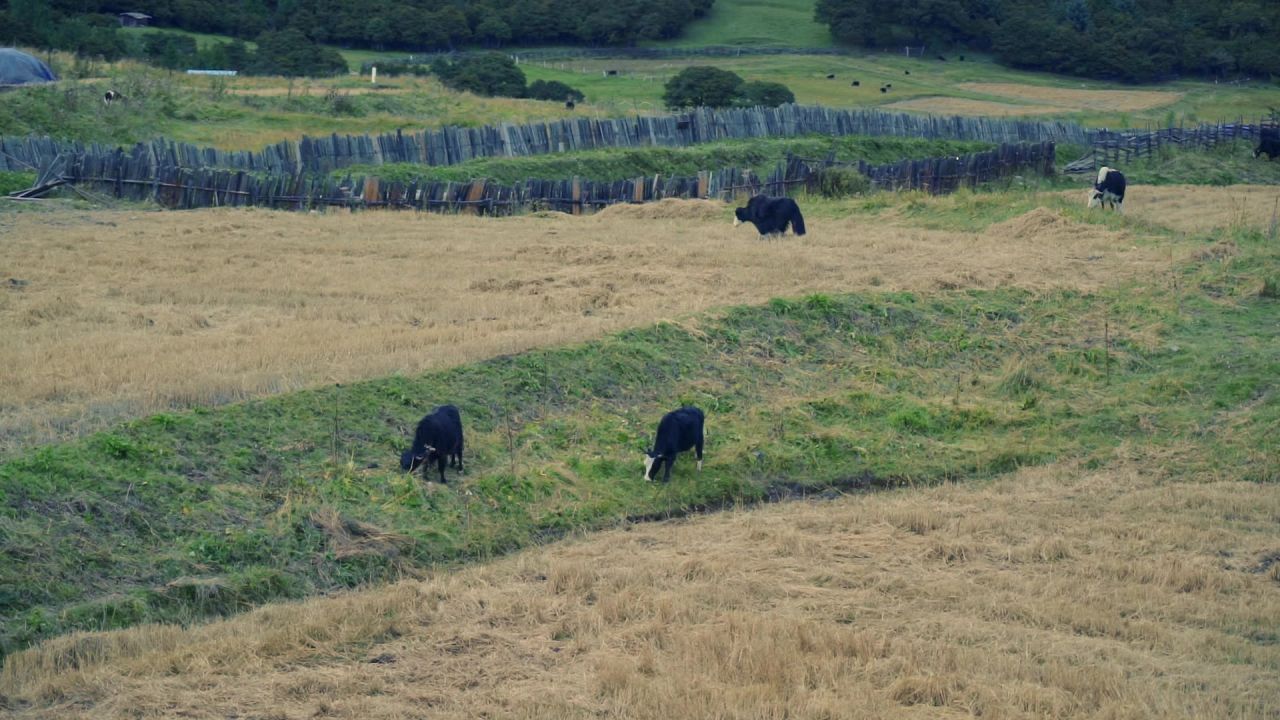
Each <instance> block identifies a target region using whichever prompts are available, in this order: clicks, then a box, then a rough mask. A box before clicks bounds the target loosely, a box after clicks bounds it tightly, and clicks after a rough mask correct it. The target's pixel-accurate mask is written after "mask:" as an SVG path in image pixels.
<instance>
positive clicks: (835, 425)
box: [0, 212, 1280, 652]
mask: <svg viewBox="0 0 1280 720" xmlns="http://www.w3.org/2000/svg"><path fill="white" fill-rule="evenodd" d="M923 220H925V219H923V218H922V221H923ZM936 221H937V222H939V223H946V222H949V220H948V219H947V217H946V216H945V212H943V214H942V215H940V216H939V217H938V218H937V219H936ZM1278 274H1280V253H1278V252H1277V250H1276V246H1275V242H1274V239H1273V238H1269V237H1267V236H1266V235H1264V234H1263V233H1262V232H1261V231H1257V230H1249V229H1244V228H1234V229H1231V230H1226V231H1221V232H1218V233H1215V234H1214V235H1213V236H1212V237H1210V238H1208V239H1206V242H1205V247H1204V251H1203V252H1202V253H1200V254H1199V255H1197V256H1196V258H1195V259H1194V260H1193V261H1191V262H1189V263H1187V264H1186V265H1184V266H1182V267H1177V268H1171V271H1170V275H1169V277H1168V278H1167V282H1165V281H1163V280H1160V279H1156V280H1155V281H1154V282H1148V283H1145V284H1143V285H1134V284H1125V285H1123V286H1120V287H1116V288H1114V289H1111V290H1106V291H1102V292H1098V293H1091V294H1090V293H1080V292H1074V291H1051V292H1043V293H1031V292H1026V291H1015V290H1006V291H1001V290H997V291H959V292H938V293H930V294H917V293H905V292H903V293H881V294H877V293H862V294H857V295H850V296H830V295H811V296H808V297H804V298H799V299H793V300H783V299H778V300H775V301H773V302H771V303H769V304H767V305H765V306H762V307H741V308H735V309H731V310H727V311H724V312H722V313H717V314H713V315H706V316H700V317H697V318H694V319H688V320H684V321H680V322H664V323H661V324H658V325H656V326H653V327H649V328H646V329H641V330H634V331H628V332H622V333H618V334H615V335H612V336H610V337H608V338H606V339H604V340H601V341H599V342H594V343H589V344H585V345H577V346H571V347H564V348H560V349H553V350H547V351H537V352H530V353H524V354H521V355H517V356H510V357H503V358H498V359H495V360H492V361H488V362H483V363H479V364H475V365H469V366H465V367H461V368H458V369H455V370H451V371H447V372H443V373H435V374H429V375H425V376H420V377H392V378H386V379H382V380H376V381H371V382H362V383H357V384H352V385H344V386H341V387H329V388H326V389H321V390H316V391H308V392H301V393H295V394H290V395H285V396H280V397H276V398H272V399H267V400H262V401H256V402H247V403H243V404H238V405H232V406H227V407H223V408H220V409H216V410H196V411H191V412H184V413H167V414H161V415H156V416H153V417H150V418H147V419H144V420H140V421H137V422H133V423H129V424H126V425H122V426H120V427H118V428H116V429H114V430H112V431H110V432H105V433H100V434H97V435H94V436H91V437H89V438H86V439H85V440H83V441H80V442H74V443H68V444H61V445H54V446H48V447H44V448H41V449H38V450H33V451H30V452H27V453H25V454H22V455H20V456H18V457H16V458H15V459H12V460H10V461H7V462H6V463H5V464H3V465H0V508H2V510H0V512H2V514H0V529H2V530H3V532H2V533H0V544H2V547H3V552H2V553H0V618H2V619H3V627H4V628H5V636H4V638H3V643H4V649H5V651H6V652H11V651H13V650H14V649H17V648H20V647H23V646H25V645H27V644H29V643H30V642H32V641H33V640H36V639H39V638H42V637H47V636H50V635H54V634H59V633H62V632H66V631H68V630H71V629H75V628H104V627H105V628H109V627H121V626H128V625H133V624H137V623H140V622H146V621H153V620H170V621H184V620H192V619H196V618H199V617H204V616H208V615H218V614H228V613H234V612H238V611H241V610H244V609H247V608H250V607H253V606H255V605H257V604H260V603H263V602H265V601H268V600H272V599H276V598H286V597H300V596H304V595H308V594H313V593H317V592H323V591H326V590H331V589H335V588H341V587H350V586H355V585H360V584H363V583H369V582H379V581H383V580H386V579H391V578H395V577H401V576H406V575H408V576H413V575H416V574H419V573H421V572H423V571H424V570H427V569H429V568H431V567H434V566H436V565H438V564H440V563H454V562H458V561H463V560H467V559H470V558H484V557H489V556H492V555H495V554H499V553H503V552H506V551H509V550H511V549H513V548H517V547H521V546H524V545H528V544H530V543H537V542H539V541H541V540H544V539H546V538H550V537H556V536H559V535H561V534H563V533H566V532H572V531H576V530H584V529H590V528H598V527H602V526H609V525H613V524H616V523H618V522H620V521H622V520H623V519H624V518H643V517H654V516H664V515H667V514H670V513H679V512H683V511H686V510H690V509H696V508H701V507H714V506H717V505H723V504H731V503H738V502H750V501H755V500H759V499H762V498H766V497H769V496H776V495H778V494H780V493H788V492H795V491H803V492H821V491H822V490H823V489H825V488H840V489H861V488H866V487H875V486H896V485H904V484H931V483H937V482H943V481H959V480H967V479H972V478H985V477H991V476H993V475H996V474H998V473H1002V472H1005V471H1008V470H1010V469H1013V468H1016V467H1018V466H1022V465H1031V464H1039V463H1044V462H1049V461H1054V460H1062V459H1077V460H1080V461H1083V462H1084V463H1085V464H1086V465H1095V466H1096V465H1101V464H1104V463H1106V462H1108V461H1109V460H1111V459H1112V458H1113V457H1115V456H1116V454H1117V453H1120V454H1124V453H1126V452H1127V451H1126V448H1128V447H1130V446H1132V445H1134V444H1142V445H1144V446H1146V447H1147V448H1148V450H1149V451H1150V452H1154V453H1164V454H1168V455H1171V456H1178V457H1180V458H1184V459H1183V460H1182V462H1181V464H1182V465H1183V467H1184V469H1185V471H1186V473H1188V474H1189V475H1190V476H1191V477H1195V476H1197V475H1204V476H1213V475H1214V474H1215V473H1218V472H1221V470H1222V468H1224V467H1230V468H1231V472H1232V473H1233V474H1235V475H1236V476H1238V477H1243V478H1246V479H1251V480H1253V481H1258V482H1276V481H1277V480H1280V477H1277V475H1276V468H1277V467H1280V456H1277V451H1276V446H1275V444H1274V443H1273V442H1270V441H1269V436H1268V432H1270V431H1271V430H1273V429H1274V427H1275V426H1276V423H1278V422H1280V397H1278V396H1277V394H1276V387H1275V382H1276V378H1277V377H1280V362H1278V361H1277V358H1280V304H1277V303H1278V301H1277V299H1276V298H1275V297H1274V296H1275V294H1276V291H1275V286H1276V284H1277V275H1278ZM1264 288H1269V290H1264ZM1224 368H1225V369H1226V371H1224ZM445 401H450V402H454V403H456V404H457V405H458V406H459V407H460V408H461V409H462V414H463V417H464V422H465V424H466V427H467V432H468V436H467V441H468V448H467V464H468V471H469V472H468V474H467V475H466V476H465V478H464V479H462V480H461V481H458V480H456V479H454V480H453V481H452V482H451V484H450V485H448V486H439V485H435V484H431V485H423V484H422V482H421V480H420V479H419V478H417V477H409V476H406V475H404V474H401V473H399V472H398V470H397V469H396V467H395V463H396V459H397V457H398V450H399V449H401V447H402V446H403V445H404V444H405V442H406V438H407V436H408V434H409V432H410V430H411V428H412V426H413V424H414V422H415V421H416V420H417V418H418V417H419V416H420V415H421V414H422V412H423V411H424V410H426V409H427V408H429V407H430V406H431V405H433V404H435V403H439V402H445ZM682 402H683V403H694V404H697V405H699V406H701V407H702V408H703V409H705V410H706V411H707V413H708V417H709V419H708V429H709V435H710V440H709V445H708V450H707V464H706V469H705V470H704V471H703V472H702V473H701V474H698V473H696V472H694V471H693V470H692V463H690V462H688V461H687V460H684V461H682V462H681V463H679V464H678V465H677V469H676V473H675V475H674V476H673V480H672V482H671V484H670V485H653V484H649V483H646V482H643V481H642V480H641V478H640V467H641V464H640V461H639V459H640V458H639V454H640V452H641V450H642V448H643V447H644V445H645V443H646V442H648V440H649V435H650V433H651V431H652V426H653V423H654V421H655V420H656V418H657V417H658V415H660V414H661V412H662V411H664V410H666V409H669V408H670V407H673V406H675V405H678V404H679V403H682ZM1225 425H1229V426H1230V427H1231V432H1230V433H1222V434H1220V435H1215V436H1214V438H1213V441H1212V443H1209V444H1208V445H1206V444H1205V441H1204V433H1203V431H1204V429H1205V428H1206V427H1219V426H1225Z"/></svg>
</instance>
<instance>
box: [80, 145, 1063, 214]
mask: <svg viewBox="0 0 1280 720" xmlns="http://www.w3.org/2000/svg"><path fill="white" fill-rule="evenodd" d="M1054 152H1055V151H1054V144H1053V143H1051V142H1045V143H1034V144H1018V145H1003V146H1001V147H999V148H996V149H994V150H990V151H987V152H982V153H973V154H970V155H964V156H949V157H940V158H927V159H920V160H904V161H902V162H899V163H892V164H888V165H868V164H866V163H859V164H857V165H849V164H842V163H835V162H833V161H832V160H806V159H803V158H795V157H791V158H788V159H786V160H785V161H783V162H780V163H779V164H778V166H777V167H776V168H775V169H774V170H773V171H772V172H770V173H768V174H767V175H766V176H764V177H760V176H759V175H757V174H756V173H754V172H752V171H751V170H744V169H740V168H724V169H720V170H716V171H703V172H700V173H698V174H697V175H695V176H684V177H681V176H674V177H664V176H661V175H655V176H645V177H637V178H632V179H627V180H617V181H612V182H593V181H590V180H583V179H581V178H571V179H567V180H526V181H524V182H522V183H515V184H510V185H504V184H500V183H492V182H488V181H486V180H474V181H471V182H448V181H412V182H407V183H406V182H384V181H382V180H381V179H380V178H378V177H376V176H362V177H351V176H349V177H347V178H345V179H343V180H341V181H335V180H333V179H331V178H329V177H327V176H317V175H311V176H308V175H262V174H256V173H250V172H246V171H243V170H223V169H219V168H190V167H180V166H177V165H165V166H159V167H156V166H153V165H150V164H149V163H147V162H140V161H139V158H137V157H135V156H131V155H127V154H125V153H120V154H118V155H116V156H114V157H112V158H103V157H99V156H89V155H84V156H79V157H70V158H69V159H66V160H65V162H66V166H65V167H64V168H62V169H61V170H60V174H61V177H62V178H64V179H65V180H66V181H67V182H70V183H72V184H73V185H74V186H76V187H80V188H84V189H89V190H95V191H97V192H102V193H106V194H109V195H111V196H113V197H116V198H122V199H128V200H135V201H145V200H153V201H155V202H157V203H159V204H160V205H162V206H164V207H167V208H172V209H191V208H204V207H221V206H232V207H248V206H257V207H269V208H277V209H287V210H310V209H313V208H320V207H326V206H340V207H347V208H352V209H368V208H413V209H417V210H428V211H445V212H468V213H481V214H486V215H506V214H512V213H515V212H518V211H520V210H522V209H527V208H532V209H549V210H560V211H563V212H569V213H574V214H578V213H581V212H583V211H584V210H589V209H592V208H600V207H604V206H608V205H614V204H619V203H644V202H652V201H655V200H661V199H663V198H719V199H723V200H731V199H733V198H734V197H736V196H738V195H754V194H760V193H763V194H768V195H785V194H787V193H788V192H790V191H794V190H796V189H798V188H799V187H805V188H809V189H814V188H815V187H816V186H817V184H818V183H819V182H820V179H821V176H822V173H823V172H824V171H826V170H828V169H829V168H831V167H834V166H841V165H843V166H846V167H854V168H857V170H858V171H859V172H862V173H863V174H865V175H866V176H867V177H869V178H870V179H871V182H872V184H873V185H874V186H876V187H878V188H882V189H886V190H902V189H916V190H924V191H926V192H930V193H944V192H951V191H953V190H955V189H957V188H959V187H961V186H973V185H976V184H978V183H980V182H985V181H988V180H991V179H994V178H997V177H1001V176H1006V175H1010V174H1014V173H1019V172H1040V173H1046V174H1051V173H1052V172H1053V167H1054Z"/></svg>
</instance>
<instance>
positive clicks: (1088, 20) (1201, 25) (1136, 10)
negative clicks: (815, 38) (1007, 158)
mask: <svg viewBox="0 0 1280 720" xmlns="http://www.w3.org/2000/svg"><path fill="white" fill-rule="evenodd" d="M816 17H817V19H818V21H819V22H824V23H827V24H828V25H829V26H830V28H831V33H832V35H833V36H834V37H835V38H836V39H837V40H838V41H840V42H846V43H851V44H855V45H862V46H871V47H901V46H906V45H915V46H920V45H924V46H926V47H927V48H928V50H927V53H928V54H929V55H933V54H936V52H937V50H941V49H955V48H972V49H977V50H985V51H990V52H991V53H993V54H994V55H995V57H996V58H997V59H998V60H999V61H1000V62H1003V63H1006V64H1008V65H1011V66H1014V67H1018V68H1025V69H1033V70H1046V71H1049V72H1056V73H1065V74H1071V75H1083V76H1089V77H1096V78H1103V79H1109V80H1123V81H1129V82H1144V81H1151V80H1163V79H1169V78H1171V77H1175V76H1179V75H1201V76H1216V77H1235V76H1253V77H1255V78H1256V77H1258V76H1261V77H1262V78H1263V79H1265V78H1267V77H1268V76H1280V3H1277V2H1275V1H1274V0H1234V1H1233V2H1230V3H1216V2H1203V1H1202V0H818V3H817V10H816Z"/></svg>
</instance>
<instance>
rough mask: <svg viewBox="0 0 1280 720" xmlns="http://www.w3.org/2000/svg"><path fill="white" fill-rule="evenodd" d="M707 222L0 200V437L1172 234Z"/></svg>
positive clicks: (989, 278)
mask: <svg viewBox="0 0 1280 720" xmlns="http://www.w3.org/2000/svg"><path fill="white" fill-rule="evenodd" d="M1130 196H1131V202H1130V203H1126V206H1127V207H1128V212H1129V213H1130V214H1131V215H1132V216H1134V217H1137V218H1147V219H1149V220H1151V221H1153V222H1157V223H1165V224H1169V225H1171V226H1175V227H1185V229H1187V230H1188V231H1195V230H1197V229H1199V228H1201V227H1202V226H1203V225H1204V224H1205V223H1217V224H1226V223H1229V222H1237V221H1244V220H1248V221H1250V222H1259V223H1260V222H1262V221H1263V220H1265V219H1266V218H1268V217H1270V213H1271V212H1272V203H1273V202H1274V200H1275V198H1274V191H1272V190H1268V189H1266V188H1249V187H1236V188H1217V189H1210V188H1202V187H1197V188H1189V187H1188V188H1180V187H1161V188H1141V189H1138V188H1135V189H1134V191H1132V192H1131V193H1130ZM1072 197H1074V195H1073V196H1072ZM923 202H926V203H931V202H937V203H945V202H948V200H947V199H945V198H943V199H938V200H927V199H926V200H923ZM1179 208H1181V210H1179ZM730 218H731V213H730V211H729V206H728V205H726V204H723V203H718V202H705V201H666V202H664V203H661V204H657V205H650V206H642V207H641V206H621V207H616V208H612V209H609V210H606V211H603V212H600V213H598V214H595V215H589V216H569V215H563V214H559V213H543V214H538V215H528V216H522V217H514V218H501V219H490V218H482V217H474V216H446V215H437V214H415V213H405V212H366V213H360V214H354V215H353V214H346V213H329V214H313V215H306V214H296V213H289V212H274V211H255V210H234V209H216V210H208V211H193V212H139V211H93V212H85V211H72V210H59V211H56V212H53V213H42V212H30V213H13V214H8V215H0V235H2V236H3V237H4V238H5V239H4V243H3V245H2V246H0V283H3V284H4V287H3V288H0V335H3V337H5V338H6V342H4V343H0V368H4V369H5V370H4V372H3V374H0V451H4V450H12V449H14V448H16V447H19V446H22V445H28V444H30V443H33V442H45V441H49V440H54V439H58V438H65V437H70V436H75V435H78V434H82V433H84V432H86V431H90V430H95V429H100V428H102V427H104V426H106V425H107V424H109V423H111V422H114V421H118V420H120V419H122V418H129V417H136V416H139V415H141V414H144V413H149V412H154V411H160V410H163V409H168V408H175V407H177V408H180V407H191V406H202V405H211V404H219V403H226V402H232V401H237V400H241V399H245V398H250V397H257V396H262V395H267V394H272V393H278V392H285V391H289V390H293V389H297V388H301V387H307V386H315V385H318V384H324V383H332V382H347V381H353V380H357V379H362V378H369V377H376V376H382V375H387V374H392V373H406V374H407V373H419V372H422V371H425V370H430V369H436V368H444V367H449V366H454V365H458V364H461V363H466V362H469V361H474V360H477V359H481V358H486V357H492V356H494V355H498V354H502V353H512V352H517V351H520V350H524V349H528V348H531V347H535V346H547V345H555V344H562V343H568V342H574V341H580V340H585V339H588V338H593V337H598V336H600V335H601V334H603V333H606V332H609V331H612V330H616V329H620V328H623V327H629V326H638V325H647V324H650V323H653V322H655V321H657V320H660V319H663V318H670V317H673V316H679V315H682V314H686V313H691V312H694V311H699V310H704V309H707V308H712V307H718V306H725V305H731V304H740V303H757V302H761V301H764V300H767V299H769V298H771V297H777V296H794V295H798V294H803V293H808V292H816V291H828V292H849V291H856V290H862V289H873V288H874V289H880V290H895V289H907V290H919V291H933V290H945V289H955V288H966V287H974V288H988V287H996V286H1020V287H1027V288H1050V287H1072V288H1078V289H1090V288H1095V287H1099V286H1101V285H1104V284H1107V283H1112V282H1115V281H1116V280H1117V279H1120V278H1123V277H1132V276H1141V275H1150V274H1151V273H1154V272H1159V271H1163V270H1167V269H1168V268H1169V264H1170V262H1172V261H1173V260H1175V259H1177V258H1178V257H1180V256H1181V254H1182V253H1184V252H1189V251H1190V250H1188V249H1186V248H1184V247H1182V246H1179V245H1178V244H1177V243H1165V244H1163V245H1160V246H1156V245H1153V244H1151V243H1145V242H1141V241H1140V238H1138V237H1137V236H1136V235H1135V232H1136V231H1135V230H1133V229H1127V228H1126V227H1123V226H1122V227H1121V228H1120V229H1108V228H1107V227H1104V226H1101V225H1094V224H1085V223H1080V222H1077V221H1074V220H1071V219H1069V218H1067V217H1065V216H1063V215H1062V213H1061V212H1059V211H1056V210H1050V209H1048V208H1043V207H1042V208H1037V209H1036V210H1033V211H1031V212H1030V213H1027V214H1025V215H1023V216H1021V217H1016V218H1013V219H1012V220H1009V221H1007V222H1004V223H1000V224H997V225H994V226H992V227H989V228H987V229H985V230H983V231H981V232H961V231H955V230H936V229H923V228H921V227H919V226H918V225H913V224H912V223H911V221H910V220H909V219H908V218H906V217H903V216H902V215H901V214H900V213H899V211H897V210H895V209H892V208H891V209H889V210H887V211H885V212H883V213H880V214H879V215H873V214H869V213H854V212H849V213H834V216H833V214H832V213H828V214H827V216H821V215H819V216H814V217H812V218H811V220H810V222H809V226H810V232H809V234H808V235H806V236H804V237H803V238H794V237H791V236H788V237H787V238H786V239H785V240H782V241H765V240H761V239H760V237H759V236H758V235H757V234H756V232H755V230H754V228H751V227H750V226H743V227H738V228H734V227H732V226H731V223H730Z"/></svg>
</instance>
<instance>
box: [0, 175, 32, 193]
mask: <svg viewBox="0 0 1280 720" xmlns="http://www.w3.org/2000/svg"><path fill="white" fill-rule="evenodd" d="M35 183H36V174H35V173H29V172H0V195H8V194H9V193H14V192H18V191H19V190H26V189H27V188H29V187H31V186H32V185H34V184H35Z"/></svg>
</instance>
